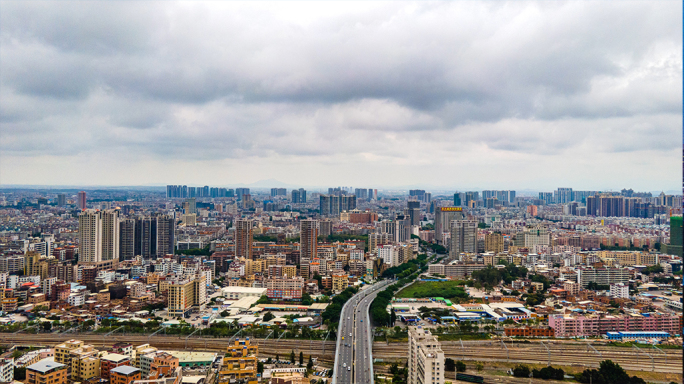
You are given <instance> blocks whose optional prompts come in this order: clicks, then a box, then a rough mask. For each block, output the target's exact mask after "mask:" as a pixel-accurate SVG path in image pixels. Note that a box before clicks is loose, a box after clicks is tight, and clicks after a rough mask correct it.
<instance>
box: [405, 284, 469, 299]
mask: <svg viewBox="0 0 684 384" xmlns="http://www.w3.org/2000/svg"><path fill="white" fill-rule="evenodd" d="M464 284H465V283H464V282H463V281H417V282H415V283H413V284H411V285H409V286H408V287H406V288H404V289H402V290H401V291H399V292H397V294H396V295H395V297H397V298H414V299H421V298H427V297H443V298H445V299H449V300H451V301H453V302H456V303H458V302H461V301H463V300H466V299H468V294H467V293H466V291H465V289H463V286H464Z"/></svg>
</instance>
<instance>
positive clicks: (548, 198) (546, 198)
mask: <svg viewBox="0 0 684 384" xmlns="http://www.w3.org/2000/svg"><path fill="white" fill-rule="evenodd" d="M539 200H542V201H543V202H544V204H546V205H549V204H553V203H554V201H553V193H552V192H539Z"/></svg>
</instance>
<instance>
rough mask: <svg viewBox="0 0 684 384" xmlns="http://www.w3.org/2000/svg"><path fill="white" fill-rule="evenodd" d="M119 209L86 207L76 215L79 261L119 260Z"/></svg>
mask: <svg viewBox="0 0 684 384" xmlns="http://www.w3.org/2000/svg"><path fill="white" fill-rule="evenodd" d="M119 231H120V226H119V210H118V209H107V210H102V211H98V210H94V209H87V210H84V211H83V212H81V214H79V215H78V237H79V262H80V263H94V262H100V261H109V260H117V261H118V260H119V254H120V252H119V236H120V235H119Z"/></svg>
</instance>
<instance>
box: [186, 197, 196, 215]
mask: <svg viewBox="0 0 684 384" xmlns="http://www.w3.org/2000/svg"><path fill="white" fill-rule="evenodd" d="M183 210H185V214H186V215H189V214H193V213H197V200H196V199H195V198H194V197H191V198H189V199H187V200H185V203H184V204H183Z"/></svg>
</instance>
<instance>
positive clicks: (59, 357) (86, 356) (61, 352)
mask: <svg viewBox="0 0 684 384" xmlns="http://www.w3.org/2000/svg"><path fill="white" fill-rule="evenodd" d="M55 361H56V362H58V363H61V364H64V365H66V366H69V367H71V373H70V375H71V380H76V381H85V380H88V379H90V378H93V377H99V376H100V359H99V357H98V351H97V350H96V349H95V348H94V347H93V346H92V345H88V344H85V343H84V342H83V341H81V340H73V339H72V340H68V341H65V342H64V343H62V344H59V345H57V346H56V347H55Z"/></svg>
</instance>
